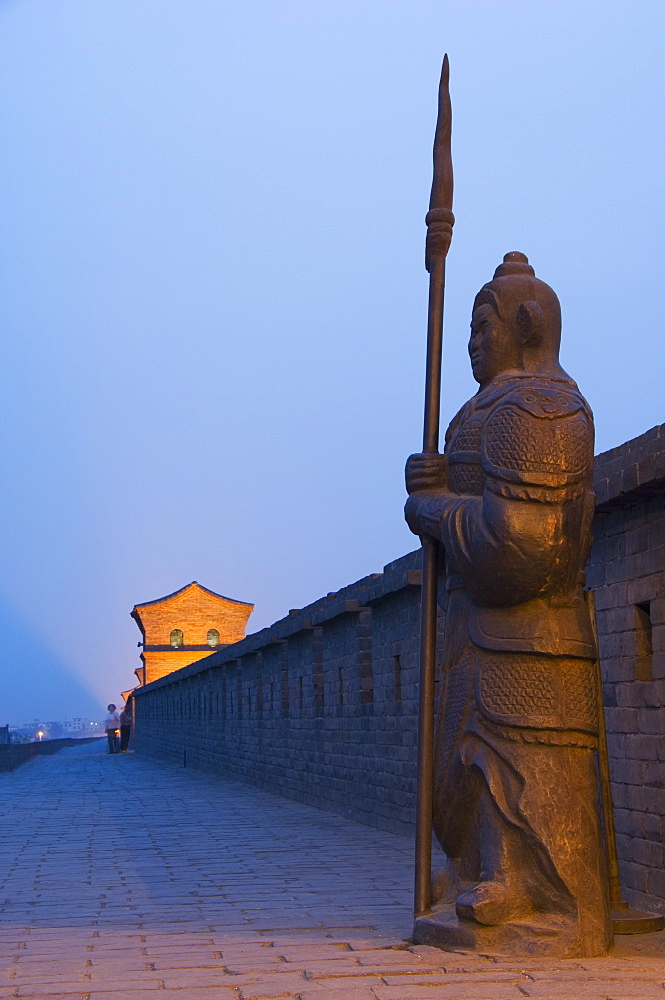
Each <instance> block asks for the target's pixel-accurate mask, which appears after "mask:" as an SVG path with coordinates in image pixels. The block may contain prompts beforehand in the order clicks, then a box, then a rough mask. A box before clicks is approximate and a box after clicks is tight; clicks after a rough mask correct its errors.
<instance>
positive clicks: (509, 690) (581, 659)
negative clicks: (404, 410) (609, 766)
mask: <svg viewBox="0 0 665 1000" xmlns="http://www.w3.org/2000/svg"><path fill="white" fill-rule="evenodd" d="M445 453H446V455H447V475H448V484H447V486H448V488H447V490H446V491H445V492H440V493H431V494H429V495H428V496H427V495H424V494H421V495H420V497H421V500H420V502H419V503H418V508H417V517H418V519H419V522H420V525H421V527H422V528H423V529H424V530H426V531H427V532H428V533H429V534H432V535H434V536H435V537H436V538H438V539H439V540H440V541H441V542H442V543H443V549H444V552H445V567H444V566H443V563H442V584H444V585H445V590H446V591H447V616H446V632H445V649H444V662H443V678H442V684H441V697H440V701H439V712H438V716H437V725H436V744H435V774H434V828H435V832H436V835H437V837H438V839H439V841H440V843H441V846H442V847H443V849H444V851H445V852H446V854H447V855H448V856H449V857H450V858H452V859H456V861H457V863H458V868H459V872H460V874H461V876H462V878H463V879H464V880H466V882H467V883H474V882H478V881H480V880H482V879H484V878H493V877H499V878H507V880H508V882H509V883H511V884H512V885H513V886H516V887H517V888H518V890H519V893H521V894H522V898H523V899H524V904H525V909H526V911H529V910H530V912H531V914H533V913H534V912H535V913H536V914H538V913H541V914H549V915H550V916H551V917H553V918H554V919H555V921H556V920H560V921H562V922H563V923H564V924H568V925H570V926H573V925H574V926H575V927H576V928H577V930H576V931H575V933H574V934H573V942H575V941H576V942H577V943H576V944H575V943H573V946H572V947H573V951H576V950H578V953H579V954H584V955H591V954H602V953H604V952H605V951H606V949H607V947H608V945H609V943H610V921H609V911H608V906H609V904H608V898H607V875H606V871H605V858H604V853H603V848H602V840H601V826H600V820H599V803H598V778H597V768H596V760H595V750H596V748H597V738H598V704H597V683H596V677H595V669H596V668H595V659H596V648H595V643H594V635H593V630H592V626H591V620H590V616H589V613H588V610H587V605H586V603H585V600H584V594H583V586H584V566H585V563H586V560H587V558H588V554H589V549H590V544H591V531H590V528H591V521H592V518H593V512H594V495H593V492H592V474H593V418H592V415H591V412H590V410H589V407H588V404H587V403H586V401H585V400H584V398H583V397H582V396H581V394H580V392H579V390H578V388H577V386H576V385H575V383H574V382H572V380H564V379H555V378H551V379H550V378H547V379H545V378H536V377H531V376H515V375H510V376H508V375H505V376H499V377H498V378H496V379H495V380H493V381H492V383H490V384H489V385H488V386H487V387H486V388H485V389H483V390H481V391H479V392H478V394H477V395H476V396H474V397H473V398H472V399H471V400H470V401H469V402H468V403H466V404H465V406H464V407H463V408H462V409H461V410H460V412H459V413H458V415H457V416H456V417H455V419H454V420H453V421H452V423H451V425H450V427H449V429H448V432H447V435H446V449H445Z"/></svg>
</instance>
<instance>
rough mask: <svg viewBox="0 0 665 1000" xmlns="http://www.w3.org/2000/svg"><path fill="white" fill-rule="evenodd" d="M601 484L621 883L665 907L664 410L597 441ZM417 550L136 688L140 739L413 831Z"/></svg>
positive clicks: (643, 901) (600, 604)
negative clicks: (632, 435)
mask: <svg viewBox="0 0 665 1000" xmlns="http://www.w3.org/2000/svg"><path fill="white" fill-rule="evenodd" d="M594 486H595V489H596V494H597V497H598V508H597V515H596V519H595V522H594V531H595V538H596V541H595V544H594V548H593V551H592V554H591V559H590V562H589V567H588V582H589V586H591V587H592V588H593V589H594V591H595V594H596V606H597V611H598V627H599V641H600V651H601V659H602V670H603V681H604V693H605V701H606V709H607V726H608V735H609V747H610V756H611V768H612V778H613V791H614V797H615V806H616V820H617V831H618V846H619V854H620V858H621V871H622V881H623V888H624V894H625V896H626V898H627V899H628V901H629V902H631V903H632V904H633V905H644V906H648V907H649V908H651V909H657V910H661V911H663V912H665V879H664V876H663V840H662V837H663V822H664V818H665V791H664V790H663V777H662V776H663V767H664V765H663V756H665V751H664V750H663V740H662V736H663V735H664V734H665V720H664V718H663V707H662V706H663V678H664V677H665V627H664V626H665V613H664V610H663V609H664V606H665V425H664V426H661V427H657V428H654V429H653V430H652V431H649V432H648V433H647V434H645V435H642V437H640V438H637V439H635V440H634V441H630V442H628V443H627V444H625V445H622V446H621V447H620V448H615V449H613V450H612V451H610V452H606V453H605V454H603V455H600V456H598V458H597V459H596V473H595V480H594ZM419 565H420V553H419V551H416V552H412V553H409V554H408V555H406V556H404V557H402V558H401V559H398V560H396V561H395V562H393V563H390V564H389V565H388V566H386V567H385V569H384V572H383V573H382V574H375V575H373V576H370V577H366V578H365V579H363V580H359V581H358V582H357V583H354V584H352V585H350V586H349V587H346V588H344V590H342V591H340V592H339V593H337V594H332V595H328V596H327V597H326V598H323V599H321V600H320V601H317V602H315V603H314V604H312V605H310V606H309V607H307V608H303V609H302V610H299V611H292V612H290V613H289V617H287V618H285V619H282V621H279V622H277V623H275V625H273V626H271V628H269V629H264V630H263V631H262V632H258V633H256V634H254V635H250V636H248V637H247V638H246V639H244V640H243V641H242V642H239V643H236V644H235V645H233V646H230V647H227V648H226V649H224V650H220V651H219V652H217V653H214V654H213V655H212V656H209V657H207V658H206V659H205V660H202V661H199V662H198V663H196V664H192V665H191V666H188V667H186V668H184V669H182V670H179V671H178V672H177V673H176V674H171V675H170V676H169V677H167V678H163V679H162V680H159V681H156V682H155V683H153V684H150V685H149V686H148V687H147V688H143V689H141V691H140V692H137V698H136V739H137V749H138V750H139V752H142V753H145V754H149V755H151V756H156V757H160V758H162V759H165V760H170V761H172V762H174V763H177V764H180V765H183V766H187V767H195V768H200V769H202V770H208V771H220V772H223V773H225V774H228V775H232V776H234V777H236V778H239V779H242V780H245V781H248V782H251V783H252V784H255V785H258V786H259V787H262V788H266V789H268V790H269V791H273V792H277V793H279V794H282V795H286V796H289V797H292V798H296V799H299V800H300V801H303V802H307V803H309V804H311V805H315V806H319V807H321V808H325V809H330V810H332V811H334V812H338V813H341V814H342V815H346V816H349V817H351V818H353V819H356V820H359V821H360V822H364V823H367V824H369V825H372V826H377V827H379V828H381V829H386V830H392V831H395V832H401V833H410V832H411V831H412V829H413V814H414V801H415V775H416V727H417V670H418V643H419V637H418V632H419V597H420V593H419V584H420V572H419ZM442 625H443V622H442V621H441V623H440V626H441V627H442ZM659 737H660V739H659Z"/></svg>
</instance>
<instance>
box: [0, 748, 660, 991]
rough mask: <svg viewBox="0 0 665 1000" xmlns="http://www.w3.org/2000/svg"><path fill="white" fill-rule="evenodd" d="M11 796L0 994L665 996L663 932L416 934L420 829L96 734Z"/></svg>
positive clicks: (24, 778) (3, 852) (30, 776)
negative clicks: (331, 807)
mask: <svg viewBox="0 0 665 1000" xmlns="http://www.w3.org/2000/svg"><path fill="white" fill-rule="evenodd" d="M0 810H1V813H0V815H2V837H1V839H0V881H1V883H2V886H1V889H0V967H1V968H2V976H1V978H0V1000H4V998H6V997H36V998H40V1000H46V998H61V997H63V998H67V1000H277V998H292V1000H296V998H300V1000H522V998H523V997H534V998H541V1000H555V998H556V1000H573V998H574V1000H578V998H584V1000H601V998H602V1000H607V998H611V1000H628V998H631V1000H651V998H655V997H658V998H660V1000H665V986H664V985H663V984H664V981H665V960H664V959H663V958H661V957H659V956H660V954H662V953H663V951H662V944H661V942H660V940H659V939H660V936H656V935H654V936H653V938H652V939H647V938H641V939H639V940H638V939H636V938H634V939H630V941H629V940H628V939H625V941H626V942H627V943H624V944H621V945H619V946H618V948H616V949H615V954H614V955H612V956H611V957H610V958H607V959H592V960H580V961H569V962H552V961H535V960H522V961H511V962H507V961H494V960H492V959H489V958H479V957H477V956H471V955H465V954H459V953H457V954H453V953H444V952H441V951H439V950H437V949H434V948H426V947H412V946H409V945H408V942H407V940H406V939H407V937H408V934H409V932H410V926H411V918H410V903H411V881H412V845H411V842H410V841H409V840H407V839H405V838H402V837H396V836H391V835H389V834H384V833H379V832H377V831H375V830H372V829H370V828H368V827H364V826H361V825H359V824H357V823H351V822H347V821H345V820H344V819H342V818H340V817H338V816H334V815H332V814H329V813H325V812H321V811H319V810H317V809H311V808H309V807H307V806H303V805H299V804H298V803H294V802H290V801H288V800H286V799H282V798H278V797H275V796H271V795H269V794H267V793H265V792H261V791H258V790H256V789H253V788H250V787H247V786H245V785H241V784H238V783H237V782H233V781H228V780H225V779H223V778H220V777H213V776H208V775H202V774H198V773H196V772H193V771H187V770H183V769H181V768H176V767H170V766H168V765H161V764H158V763H154V762H151V761H147V760H145V759H141V758H137V757H135V756H133V755H119V756H116V757H114V758H113V760H111V759H110V756H108V755H107V754H106V753H104V746H103V744H102V742H101V741H100V742H99V743H93V744H87V745H84V746H81V747H75V748H72V749H67V750H63V751H61V752H60V753H59V754H57V755H56V756H54V757H43V758H37V759H35V760H34V761H31V762H30V763H28V764H25V765H23V766H22V767H20V768H19V769H18V770H16V771H13V772H11V773H9V774H4V775H0ZM636 942H637V944H636ZM636 949H639V950H638V951H637V952H636ZM157 992H159V997H157V996H155V997H154V998H153V994H156V993H157Z"/></svg>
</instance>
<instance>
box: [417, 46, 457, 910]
mask: <svg viewBox="0 0 665 1000" xmlns="http://www.w3.org/2000/svg"><path fill="white" fill-rule="evenodd" d="M448 79H449V66H448V56H447V55H446V56H445V57H444V60H443V68H442V70H441V82H440V84H439V113H438V118H437V123H436V132H435V136H434V176H433V181H432V193H431V196H430V210H429V212H428V213H427V217H426V220H425V221H426V223H427V243H426V250H425V266H426V268H427V270H428V271H429V276H430V277H429V304H428V311H427V365H426V370H425V416H424V425H423V452H424V453H426V454H427V453H428V454H436V453H437V452H438V450H439V417H440V408H441V361H442V350H443V303H444V293H445V284H446V255H447V253H448V248H449V247H450V240H451V237H452V227H453V223H454V217H453V213H452V202H453V167H452V157H451V152H450V137H451V125H452V112H451V105H450V92H449V87H448ZM421 542H422V547H423V557H422V558H423V568H422V589H421V598H420V601H421V604H420V690H419V714H418V783H417V790H416V856H415V886H414V905H413V909H414V913H415V915H416V917H418V916H420V915H421V914H423V913H426V912H427V911H428V910H429V909H430V906H431V869H432V800H433V759H434V675H435V667H436V627H437V580H438V562H439V546H438V543H437V541H436V540H435V539H434V538H431V537H429V536H426V535H423V536H422V538H421Z"/></svg>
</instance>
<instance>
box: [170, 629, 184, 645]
mask: <svg viewBox="0 0 665 1000" xmlns="http://www.w3.org/2000/svg"><path fill="white" fill-rule="evenodd" d="M182 643H183V635H182V629H180V628H174V629H172V630H171V645H172V646H173V648H174V649H177V648H178V646H182Z"/></svg>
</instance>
